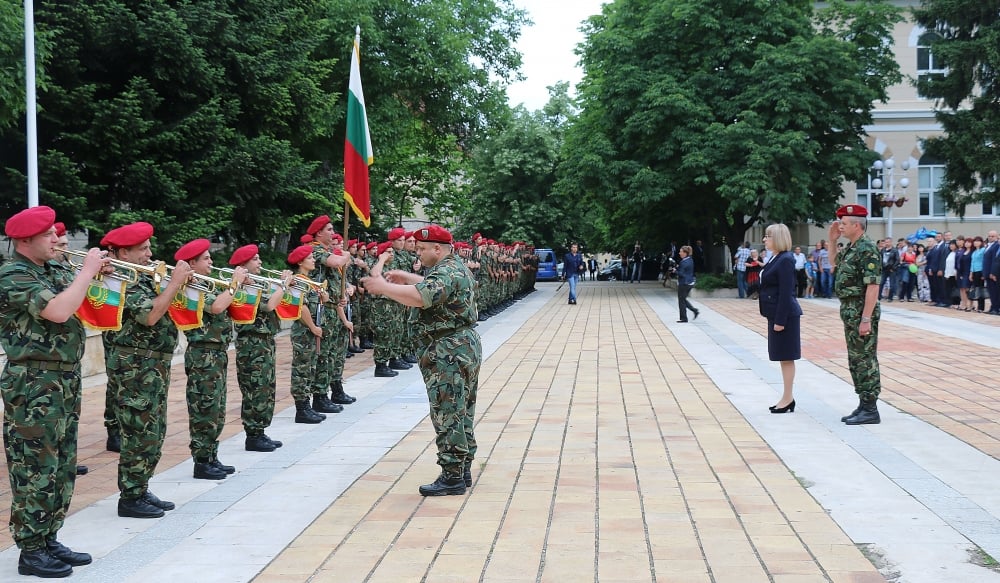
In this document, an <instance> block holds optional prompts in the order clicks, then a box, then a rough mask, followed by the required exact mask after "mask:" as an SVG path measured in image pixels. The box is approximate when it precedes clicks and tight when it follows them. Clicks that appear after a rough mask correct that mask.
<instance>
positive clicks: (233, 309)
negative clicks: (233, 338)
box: [227, 285, 264, 324]
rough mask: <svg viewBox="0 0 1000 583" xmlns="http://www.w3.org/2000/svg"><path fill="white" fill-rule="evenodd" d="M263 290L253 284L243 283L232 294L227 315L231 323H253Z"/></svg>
mask: <svg viewBox="0 0 1000 583" xmlns="http://www.w3.org/2000/svg"><path fill="white" fill-rule="evenodd" d="M262 291H264V290H263V289H261V288H260V287H258V286H255V285H244V286H241V287H240V288H238V289H237V290H236V292H235V293H234V294H233V303H231V304H229V308H227V309H228V311H229V317H230V318H232V319H233V324H253V322H254V320H256V319H257V307H258V306H260V295H261V292H262Z"/></svg>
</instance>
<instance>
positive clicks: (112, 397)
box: [101, 330, 176, 437]
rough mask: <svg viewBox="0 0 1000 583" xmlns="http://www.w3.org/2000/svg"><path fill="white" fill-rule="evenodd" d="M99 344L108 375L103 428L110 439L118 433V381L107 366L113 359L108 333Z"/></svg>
mask: <svg viewBox="0 0 1000 583" xmlns="http://www.w3.org/2000/svg"><path fill="white" fill-rule="evenodd" d="M175 331H176V330H175ZM101 343H102V344H103V345H104V365H105V372H106V373H107V375H108V384H107V386H106V387H105V388H104V427H105V428H106V429H107V430H108V436H109V437H110V436H112V435H118V434H119V433H120V431H119V429H118V414H117V412H116V411H115V401H116V400H117V395H118V387H117V385H116V383H117V382H118V379H117V377H115V376H114V375H113V374H112V373H113V371H112V369H111V367H110V365H109V364H108V363H109V362H110V361H112V360H114V358H115V356H114V354H113V352H114V349H115V347H114V345H113V344H112V343H111V340H110V338H109V337H108V332H104V333H103V334H101Z"/></svg>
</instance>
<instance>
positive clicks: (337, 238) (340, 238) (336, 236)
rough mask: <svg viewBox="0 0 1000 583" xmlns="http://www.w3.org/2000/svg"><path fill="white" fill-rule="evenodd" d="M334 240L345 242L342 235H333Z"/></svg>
mask: <svg viewBox="0 0 1000 583" xmlns="http://www.w3.org/2000/svg"><path fill="white" fill-rule="evenodd" d="M333 240H334V241H343V240H344V236H343V235H341V234H340V233H334V234H333Z"/></svg>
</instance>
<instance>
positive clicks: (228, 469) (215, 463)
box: [208, 458, 236, 475]
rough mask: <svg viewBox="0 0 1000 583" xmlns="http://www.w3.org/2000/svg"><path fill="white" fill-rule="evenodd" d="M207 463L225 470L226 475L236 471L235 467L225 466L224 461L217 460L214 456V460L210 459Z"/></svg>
mask: <svg viewBox="0 0 1000 583" xmlns="http://www.w3.org/2000/svg"><path fill="white" fill-rule="evenodd" d="M208 463H209V464H211V465H212V467H214V468H217V469H220V470H222V471H223V472H226V474H227V475H228V474H235V473H236V468H234V467H233V466H227V465H225V464H224V463H222V462H220V461H219V458H215V459H214V460H212V461H210V462H208Z"/></svg>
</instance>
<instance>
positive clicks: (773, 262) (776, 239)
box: [760, 224, 802, 413]
mask: <svg viewBox="0 0 1000 583" xmlns="http://www.w3.org/2000/svg"><path fill="white" fill-rule="evenodd" d="M764 246H765V247H766V248H767V249H768V251H770V252H771V259H770V260H769V261H768V262H767V263H766V264H765V265H764V269H763V271H761V274H760V315H761V316H764V317H765V318H767V355H768V357H769V358H770V359H771V360H772V361H775V360H776V361H780V362H781V380H782V381H783V384H784V393H783V394H782V395H781V400H780V401H778V404H777V405H773V406H772V407H770V409H771V413H789V412H794V411H795V398H794V397H793V396H792V384H793V382H794V381H795V361H796V360H798V359H800V358H802V341H801V338H800V335H799V319H800V316H802V308H801V307H799V302H798V300H796V299H795V258H794V257H793V256H792V253H791V252H790V249H791V248H792V235H791V233H789V232H788V227H786V226H785V225H782V224H777V225H771V226H770V227H768V228H767V230H765V231H764Z"/></svg>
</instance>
